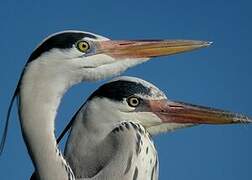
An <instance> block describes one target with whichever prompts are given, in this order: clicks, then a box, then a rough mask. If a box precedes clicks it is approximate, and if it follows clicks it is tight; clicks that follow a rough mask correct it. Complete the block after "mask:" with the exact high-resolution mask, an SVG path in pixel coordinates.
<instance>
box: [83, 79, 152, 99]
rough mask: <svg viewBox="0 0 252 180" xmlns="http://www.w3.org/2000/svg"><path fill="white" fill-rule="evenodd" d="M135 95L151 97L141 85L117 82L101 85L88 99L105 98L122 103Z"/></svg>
mask: <svg viewBox="0 0 252 180" xmlns="http://www.w3.org/2000/svg"><path fill="white" fill-rule="evenodd" d="M135 94H143V95H147V96H148V95H149V96H150V95H151V93H150V89H149V88H147V87H145V86H144V85H142V84H141V83H136V82H131V81H124V80H118V81H113V82H110V83H107V84H104V85H102V86H101V87H100V88H99V89H97V90H96V91H95V92H94V93H93V94H92V95H91V96H90V97H89V98H88V99H89V100H90V99H92V98H95V97H106V98H108V99H112V100H115V101H123V100H124V99H125V98H129V97H130V96H132V95H135Z"/></svg>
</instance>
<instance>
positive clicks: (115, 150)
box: [65, 77, 252, 180]
mask: <svg viewBox="0 0 252 180" xmlns="http://www.w3.org/2000/svg"><path fill="white" fill-rule="evenodd" d="M71 122H72V127H71V130H70V134H69V137H68V140H67V143H66V147H65V158H66V160H67V162H68V163H69V165H70V166H71V168H72V170H73V172H74V174H75V176H76V177H77V178H83V179H89V180H102V179H110V180H118V179H121V180H128V179H134V180H135V179H144V180H154V179H158V168H159V167H158V164H159V163H158V156H157V151H156V149H155V146H154V144H153V141H152V138H151V137H152V136H153V135H156V134H159V133H163V132H169V131H171V130H175V129H178V128H184V127H189V126H194V125H199V124H231V123H251V122H252V119H251V118H249V117H247V116H244V115H241V114H237V113H232V112H228V111H223V110H218V109H213V108H209V107H203V106H197V105H192V104H188V103H183V102H176V101H172V100H170V99H167V97H166V95H165V94H164V93H163V92H162V91H161V90H159V89H158V88H157V87H156V86H154V85H153V84H151V83H149V82H146V81H144V80H142V79H139V78H135V77H117V78H115V79H113V80H111V81H109V82H108V83H106V84H104V85H102V86H101V87H99V88H98V89H97V90H96V91H95V92H94V93H93V94H92V95H91V96H90V97H89V98H88V99H87V101H86V103H84V104H83V105H82V107H81V108H80V109H79V111H78V112H77V113H76V115H75V116H74V117H73V119H72V120H71Z"/></svg>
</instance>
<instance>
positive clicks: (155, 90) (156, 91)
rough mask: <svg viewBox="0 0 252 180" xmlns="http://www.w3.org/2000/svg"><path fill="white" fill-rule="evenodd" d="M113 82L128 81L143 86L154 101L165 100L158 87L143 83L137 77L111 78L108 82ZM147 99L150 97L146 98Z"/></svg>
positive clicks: (143, 81)
mask: <svg viewBox="0 0 252 180" xmlns="http://www.w3.org/2000/svg"><path fill="white" fill-rule="evenodd" d="M114 81H129V82H135V83H139V84H142V85H143V86H145V87H147V88H148V89H150V94H151V96H152V97H153V98H154V99H164V98H167V97H166V95H165V94H164V93H163V91H161V90H160V89H159V88H158V87H156V86H155V85H154V84H152V83H150V82H148V81H145V80H143V79H140V78H137V77H132V76H119V77H116V78H113V79H112V80H110V81H109V82H114ZM147 98H148V99H149V98H150V97H147Z"/></svg>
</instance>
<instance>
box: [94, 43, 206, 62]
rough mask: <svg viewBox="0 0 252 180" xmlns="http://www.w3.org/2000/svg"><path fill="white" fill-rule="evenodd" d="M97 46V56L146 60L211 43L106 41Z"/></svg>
mask: <svg viewBox="0 0 252 180" xmlns="http://www.w3.org/2000/svg"><path fill="white" fill-rule="evenodd" d="M97 44H98V45H97V46H98V47H97V50H96V53H97V54H99V53H104V54H107V55H109V56H111V57H114V58H115V59H127V58H132V59H133V58H139V59H146V58H147V59H148V58H152V57H158V56H166V55H171V54H177V53H182V52H186V51H191V50H195V49H199V48H202V47H207V46H209V45H210V44H211V42H205V41H194V40H129V41H124V40H121V41H120V40H119V41H114V40H108V41H101V42H97Z"/></svg>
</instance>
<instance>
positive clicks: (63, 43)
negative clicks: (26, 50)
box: [28, 31, 97, 62]
mask: <svg viewBox="0 0 252 180" xmlns="http://www.w3.org/2000/svg"><path fill="white" fill-rule="evenodd" d="M85 37H88V38H92V39H97V37H96V36H95V35H93V34H89V33H86V32H80V31H76V32H74V31H65V32H61V33H56V34H55V35H53V36H50V37H48V38H47V39H46V40H45V41H43V42H42V44H40V45H39V46H38V47H37V48H36V49H35V50H34V51H33V53H32V54H31V56H30V58H29V60H28V62H31V61H33V60H35V59H36V58H38V57H39V56H40V55H41V54H43V53H44V52H47V51H50V50H51V49H53V48H59V49H67V48H71V47H72V46H73V44H75V43H76V42H77V41H79V40H81V39H83V38H85Z"/></svg>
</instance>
